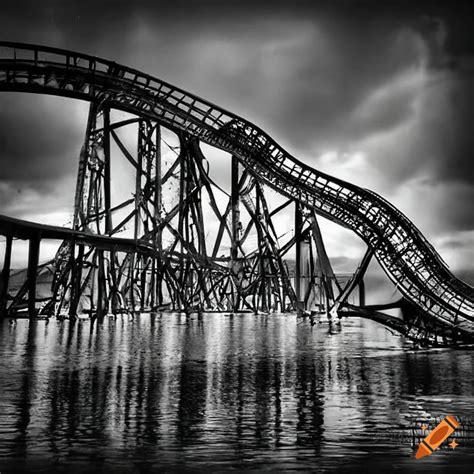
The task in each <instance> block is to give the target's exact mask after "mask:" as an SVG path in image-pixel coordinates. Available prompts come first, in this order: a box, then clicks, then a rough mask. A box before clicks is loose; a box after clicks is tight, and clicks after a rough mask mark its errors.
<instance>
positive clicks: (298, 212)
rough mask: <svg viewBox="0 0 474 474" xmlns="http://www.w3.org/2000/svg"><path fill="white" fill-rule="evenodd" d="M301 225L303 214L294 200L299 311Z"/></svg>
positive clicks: (299, 306)
mask: <svg viewBox="0 0 474 474" xmlns="http://www.w3.org/2000/svg"><path fill="white" fill-rule="evenodd" d="M302 226H303V214H302V211H301V204H300V203H299V202H295V251H296V257H295V293H296V312H297V313H301V312H302V311H303V309H304V308H303V301H302V295H301V273H302V272H301V270H302V268H301V242H302V233H301V228H302Z"/></svg>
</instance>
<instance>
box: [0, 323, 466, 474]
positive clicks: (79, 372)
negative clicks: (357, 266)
mask: <svg viewBox="0 0 474 474" xmlns="http://www.w3.org/2000/svg"><path fill="white" fill-rule="evenodd" d="M473 367H474V351H468V350H453V349H450V350H447V349H445V350H418V351H417V350H413V349H412V348H411V346H410V345H409V344H405V343H404V342H403V340H402V338H401V337H399V336H396V335H392V334H391V333H389V332H388V331H387V330H386V329H385V328H383V327H381V326H378V325H377V324H376V323H373V322H370V321H363V320H352V321H347V322H346V321H344V322H343V326H342V329H340V330H338V329H337V328H333V329H330V328H329V326H328V325H327V324H321V325H316V326H314V327H311V325H310V324H309V321H307V320H301V319H297V318H296V317H295V316H294V315H289V316H288V315H286V316H284V315H266V316H255V315H249V314H239V315H222V314H206V315H203V316H202V317H198V316H191V317H186V316H185V315H177V314H162V315H160V314H158V315H148V314H143V315H141V316H137V317H135V318H134V319H133V320H131V319H130V318H129V317H128V316H127V317H123V318H122V317H119V318H117V319H116V320H115V319H112V318H110V319H106V320H105V321H104V322H103V323H102V324H92V323H91V322H90V321H88V320H81V321H78V322H76V323H75V324H69V323H68V322H67V321H63V322H59V321H56V320H51V321H50V322H49V323H46V322H45V321H37V322H32V323H30V322H29V321H27V320H19V321H18V323H17V324H16V325H12V324H10V322H9V321H8V320H5V321H1V322H0V471H1V473H2V474H5V473H9V472H65V473H73V472H84V473H91V472H114V473H121V472H124V473H125V472H126V473H130V472H147V473H148V472H149V473H159V472H160V473H161V472H196V471H198V472H200V471H208V472H222V471H225V470H236V471H254V472H262V471H272V472H278V471H283V470H289V471H302V472H380V473H382V472H431V473H433V472H456V473H457V474H458V473H459V474H460V473H463V472H466V473H468V474H471V473H472V472H473V471H474V432H473V424H474V422H473V416H474V380H473ZM447 414H452V415H454V416H455V417H456V418H457V419H458V420H459V421H460V422H461V426H460V428H459V429H458V430H457V431H456V433H455V435H453V436H452V437H451V438H450V439H449V440H448V442H449V441H451V440H452V439H453V438H456V440H457V442H458V443H459V446H458V447H457V448H456V449H454V450H453V449H452V448H451V447H449V446H447V443H445V445H443V447H442V448H441V449H440V450H439V451H436V452H435V453H434V454H433V455H431V456H429V457H427V458H424V459H422V460H415V458H414V453H415V451H416V447H417V445H418V443H419V442H420V439H422V438H423V437H424V435H426V434H427V433H428V431H425V432H422V430H421V425H422V424H423V423H427V424H428V425H429V429H431V428H433V427H435V426H436V423H437V422H438V421H439V420H440V418H442V417H444V416H445V415H447Z"/></svg>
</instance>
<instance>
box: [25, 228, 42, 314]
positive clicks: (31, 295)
mask: <svg viewBox="0 0 474 474" xmlns="http://www.w3.org/2000/svg"><path fill="white" fill-rule="evenodd" d="M40 242H41V238H40V236H38V237H36V238H31V239H30V241H29V248H28V269H27V277H26V278H27V282H28V283H27V285H28V316H29V317H30V318H34V317H35V316H36V307H35V306H36V277H37V274H38V262H39V251H40Z"/></svg>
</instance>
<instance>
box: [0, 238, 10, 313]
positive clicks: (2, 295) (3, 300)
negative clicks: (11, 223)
mask: <svg viewBox="0 0 474 474" xmlns="http://www.w3.org/2000/svg"><path fill="white" fill-rule="evenodd" d="M12 243H13V237H12V236H11V235H9V236H7V240H6V245H5V258H4V259H3V269H2V276H1V278H2V279H1V282H0V283H1V286H0V317H2V316H3V315H5V314H6V311H7V298H8V284H9V282H10V266H11V258H12Z"/></svg>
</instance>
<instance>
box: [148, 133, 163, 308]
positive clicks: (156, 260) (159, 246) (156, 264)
mask: <svg viewBox="0 0 474 474" xmlns="http://www.w3.org/2000/svg"><path fill="white" fill-rule="evenodd" d="M155 137H156V138H155V140H156V141H155V148H156V154H155V209H154V217H155V225H157V226H159V227H158V230H157V232H156V235H155V248H156V250H157V252H158V256H156V255H155V256H154V257H153V270H152V277H153V285H152V290H151V291H152V293H151V295H152V301H151V306H152V307H153V306H155V295H156V298H157V299H158V306H161V305H162V304H163V289H162V284H163V283H162V282H163V270H162V269H161V261H162V254H163V229H162V228H161V219H162V215H161V208H162V199H163V197H162V188H161V185H162V178H161V127H160V125H159V124H156V136H155ZM155 279H156V280H155Z"/></svg>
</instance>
